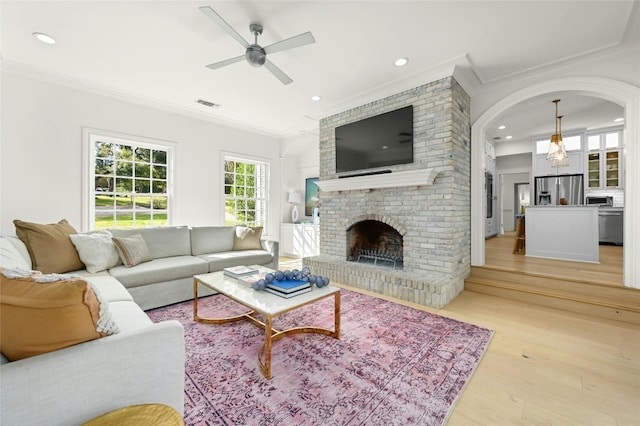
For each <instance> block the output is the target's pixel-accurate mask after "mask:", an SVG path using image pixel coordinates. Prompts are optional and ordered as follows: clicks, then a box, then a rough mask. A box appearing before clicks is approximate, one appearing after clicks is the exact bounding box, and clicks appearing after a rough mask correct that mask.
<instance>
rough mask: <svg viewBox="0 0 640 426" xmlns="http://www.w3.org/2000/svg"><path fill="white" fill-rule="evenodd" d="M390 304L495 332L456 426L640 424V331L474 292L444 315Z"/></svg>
mask: <svg viewBox="0 0 640 426" xmlns="http://www.w3.org/2000/svg"><path fill="white" fill-rule="evenodd" d="M300 263H301V262H300V260H298V259H291V258H281V263H280V268H281V269H291V268H294V267H300ZM334 284H335V285H338V286H340V287H344V288H347V289H349V290H353V291H360V292H363V293H367V294H370V295H372V296H376V297H382V296H380V295H378V294H374V293H370V292H366V291H363V290H359V289H355V288H351V287H349V286H344V285H342V284H340V283H334ZM383 298H384V299H387V300H391V301H394V302H397V303H401V304H405V305H407V306H412V307H414V308H417V309H422V310H424V311H428V312H432V313H436V314H439V315H442V316H446V317H449V318H454V319H457V320H460V321H465V322H468V323H472V324H476V325H479V326H482V327H486V328H490V329H492V330H494V331H495V335H494V337H493V339H492V341H491V343H490V345H489V349H488V351H487V353H486V354H485V356H484V358H483V359H482V361H481V363H480V365H479V366H478V368H477V370H476V372H475V374H474V376H473V378H472V379H471V381H470V383H469V384H468V386H467V388H466V389H465V391H464V392H463V394H462V397H461V398H460V400H459V401H458V403H457V405H456V407H455V409H454V411H453V414H452V415H451V417H450V419H449V422H448V425H449V426H458V425H497V426H501V425H562V426H565V425H567V426H570V425H594V426H609V425H611V426H632V425H633V426H637V425H639V424H640V420H639V419H640V325H636V324H628V323H623V322H619V321H614V320H607V319H598V318H592V317H589V316H586V315H582V314H574V313H571V312H565V311H560V310H556V309H552V308H546V307H543V306H538V305H533V304H527V303H523V302H518V301H514V300H508V299H504V298H500V297H495V296H489V295H484V294H479V293H474V292H471V291H464V292H462V293H461V294H460V295H459V296H458V297H456V298H455V299H454V300H453V301H452V302H451V303H449V304H448V305H447V306H445V307H444V308H442V309H434V308H429V307H425V306H421V305H416V304H412V303H409V302H405V301H402V300H397V299H394V298H390V297H383Z"/></svg>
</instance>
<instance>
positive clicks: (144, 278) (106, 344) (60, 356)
mask: <svg viewBox="0 0 640 426" xmlns="http://www.w3.org/2000/svg"><path fill="white" fill-rule="evenodd" d="M108 232H109V234H107V235H111V236H112V239H113V241H116V239H118V240H120V241H124V242H127V241H129V242H130V241H134V242H135V241H136V239H137V240H140V239H141V240H143V241H144V243H145V245H146V249H147V250H146V251H145V252H144V253H138V252H136V251H135V250H133V251H132V253H133V255H134V257H135V256H136V255H141V259H138V260H139V261H140V263H138V264H136V265H134V266H130V265H126V261H125V264H123V262H122V257H123V256H122V253H119V254H120V256H117V257H118V259H117V260H116V259H112V260H110V261H109V262H111V263H112V264H111V265H108V262H107V263H105V262H104V258H103V257H101V254H100V253H101V251H100V250H97V251H96V250H95V249H93V250H89V251H87V250H79V252H78V254H80V258H81V259H82V258H83V257H84V258H85V259H84V260H86V263H85V266H86V268H85V269H81V270H74V271H70V272H68V274H71V275H72V276H75V277H81V279H82V280H86V281H87V282H88V283H90V285H91V286H92V287H93V288H94V289H95V290H96V292H97V293H99V295H100V297H101V300H102V301H104V302H106V303H107V305H108V311H109V314H110V316H111V318H112V319H113V321H114V323H115V324H117V327H118V329H119V330H118V332H117V333H115V334H111V335H108V336H106V337H102V338H97V339H93V340H90V341H86V342H84V343H79V344H74V345H72V346H68V347H64V348H62V349H58V350H54V351H51V352H46V353H42V354H38V355H35V356H29V357H27V358H23V359H19V360H14V361H10V360H9V359H8V358H10V357H5V356H4V355H5V354H2V356H1V357H0V363H1V365H0V424H2V425H14V424H15V425H17V424H34V425H35V424H47V425H57V424H60V425H73V424H81V423H83V422H85V421H88V420H90V419H92V418H95V417H97V416H99V415H101V414H103V413H106V412H108V411H111V410H113V409H117V408H120V407H124V406H128V405H134V404H142V403H162V404H167V405H169V406H171V407H173V408H175V409H176V410H177V411H178V412H179V413H181V414H182V413H183V410H184V362H185V347H184V330H183V327H182V325H181V324H180V323H179V322H177V321H165V322H161V323H157V324H154V323H152V322H151V320H150V319H149V317H148V316H147V315H146V314H145V312H144V310H147V309H151V308H156V307H160V306H165V305H168V304H172V303H176V302H180V301H184V300H189V299H191V298H193V275H196V274H202V273H207V272H213V271H219V270H222V269H224V268H225V267H228V266H236V265H243V264H260V265H264V266H267V267H270V268H273V269H277V267H278V242H276V241H266V240H261V239H260V240H259V242H258V243H257V244H258V246H256V240H255V235H254V238H253V239H251V238H247V239H245V240H243V239H242V238H238V236H239V229H237V228H236V227H222V226H221V227H215V226H209V227H186V226H177V227H161V228H140V229H127V230H120V229H111V230H109V231H108ZM92 234H98V233H87V234H77V236H76V237H74V241H76V240H81V239H86V240H94V239H100V238H102V240H103V241H105V238H104V235H105V233H104V232H102V233H100V234H99V235H100V236H94V237H95V238H94V237H92V236H91V235H92ZM70 237H73V235H70ZM251 240H252V241H251ZM107 241H108V240H107ZM76 242H77V241H76ZM85 243H86V241H85ZM76 247H77V248H81V247H83V246H82V244H78V245H77V246H76ZM116 248H117V247H116ZM0 249H1V253H0V267H2V268H19V269H24V270H29V269H32V267H33V266H34V265H36V264H37V263H36V261H35V260H34V259H32V255H33V257H35V253H31V252H30V250H29V249H28V247H27V246H26V245H25V244H24V243H23V241H22V240H20V239H19V238H17V237H15V236H1V237H0ZM83 251H86V253H84V256H82V252H83ZM55 252H56V250H52V253H51V255H53V256H55V255H56V254H57V253H55ZM87 253H92V254H91V255H92V256H94V258H93V259H87V256H89V255H88V254H87ZM112 254H113V253H112V252H111V254H110V255H109V256H111V255H112ZM60 256H62V254H60ZM126 260H131V259H126ZM40 261H42V259H38V262H40ZM42 262H43V264H45V263H46V260H44V261H42ZM113 263H115V264H113ZM97 264H100V265H101V266H100V267H97V268H98V269H100V268H101V267H105V266H106V265H108V267H107V268H106V269H104V270H101V271H97V272H90V271H89V269H91V270H92V271H95V270H96V265H97ZM49 272H50V271H49ZM66 276H67V275H65V277H66ZM3 279H4V277H3ZM5 287H8V286H5ZM3 293H4V289H3ZM199 295H200V292H199ZM3 299H5V300H3V301H2V303H3V306H5V305H4V304H5V303H9V297H7V296H6V295H5V294H3ZM0 309H1V308H0ZM6 311H7V312H9V311H10V309H7V310H6ZM3 313H4V310H3V311H0V314H3ZM4 316H5V315H3V324H2V327H3V334H4V335H6V334H7V333H6V332H5V330H6V328H5V327H9V321H8V320H6V318H4ZM14 326H15V325H14ZM1 338H2V336H0V339H1ZM3 345H4V342H3ZM3 347H4V346H3Z"/></svg>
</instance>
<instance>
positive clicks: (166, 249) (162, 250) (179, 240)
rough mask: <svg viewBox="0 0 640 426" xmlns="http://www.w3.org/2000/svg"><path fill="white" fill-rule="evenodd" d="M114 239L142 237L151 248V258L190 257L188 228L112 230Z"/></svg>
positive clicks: (165, 227) (166, 227) (164, 227)
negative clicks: (133, 236) (137, 235)
mask: <svg viewBox="0 0 640 426" xmlns="http://www.w3.org/2000/svg"><path fill="white" fill-rule="evenodd" d="M109 231H110V232H111V233H112V234H113V236H114V237H130V236H132V235H134V234H140V235H142V238H144V241H145V242H146V243H147V246H148V247H149V251H150V252H151V257H153V258H154V259H160V258H163V257H171V256H189V255H190V254H191V237H190V235H189V228H188V227H186V226H163V227H156V228H135V229H110V230H109Z"/></svg>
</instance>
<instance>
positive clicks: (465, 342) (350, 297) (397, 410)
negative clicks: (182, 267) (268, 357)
mask: <svg viewBox="0 0 640 426" xmlns="http://www.w3.org/2000/svg"><path fill="white" fill-rule="evenodd" d="M198 305H199V309H198V313H199V314H200V315H202V316H211V317H223V316H229V315H232V314H239V313H244V311H245V310H246V309H245V308H243V307H242V306H240V305H238V304H236V303H235V302H233V301H231V300H230V299H228V298H226V297H224V296H222V295H215V296H209V297H205V298H202V299H201V302H199V304H198ZM341 305H342V315H341V323H342V324H341V330H340V332H341V338H340V340H336V339H332V338H330V337H328V336H323V335H316V334H302V335H294V336H290V337H285V338H284V339H282V340H279V341H278V342H275V343H274V346H273V360H272V373H273V378H272V379H271V380H266V379H265V378H264V377H263V376H262V375H261V373H260V370H259V368H258V364H257V354H258V350H259V348H260V346H261V344H262V343H263V339H264V335H263V331H262V330H260V328H259V327H257V326H255V325H254V324H251V323H249V322H248V321H240V322H233V323H228V324H223V325H205V324H200V323H196V322H195V321H193V319H192V316H193V311H192V302H185V303H180V304H176V305H172V306H168V307H164V308H159V309H154V310H150V311H147V313H148V314H149V316H150V317H151V319H152V320H153V321H155V322H158V321H162V320H167V319H177V320H178V321H180V322H181V323H182V324H183V325H184V328H185V339H186V348H187V365H186V379H185V380H186V382H185V389H186V391H185V393H186V395H185V421H186V423H187V424H188V425H283V426H291V425H385V426H388V425H442V424H444V423H445V422H446V420H447V417H448V415H449V413H450V412H451V411H452V410H453V406H454V404H455V402H456V400H457V399H458V398H459V397H460V395H461V393H462V391H463V389H464V387H465V385H466V384H467V382H468V381H469V379H470V378H471V376H472V374H473V372H474V370H475V368H476V367H477V365H478V363H479V362H480V359H481V358H482V356H483V354H484V352H485V350H486V349H487V346H488V344H489V341H490V339H491V336H492V335H493V331H491V330H487V329H484V328H481V327H477V326H474V325H471V324H466V323H463V322H460V321H456V320H452V319H448V318H444V317H441V316H438V315H433V314H430V313H427V312H423V311H420V310H417V309H412V308H408V307H405V306H402V305H399V304H396V303H392V302H388V301H385V300H382V299H377V298H374V297H370V296H366V295H363V294H360V293H356V292H352V291H347V290H342V303H341ZM292 326H318V327H324V328H332V327H333V298H330V299H326V300H323V301H321V302H318V303H316V304H314V305H309V306H306V307H303V308H301V309H299V310H296V311H292V312H289V313H287V314H285V315H282V316H281V317H278V318H277V319H276V321H275V322H274V327H276V328H280V329H283V328H289V327H292Z"/></svg>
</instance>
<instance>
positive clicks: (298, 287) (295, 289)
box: [264, 280, 311, 299]
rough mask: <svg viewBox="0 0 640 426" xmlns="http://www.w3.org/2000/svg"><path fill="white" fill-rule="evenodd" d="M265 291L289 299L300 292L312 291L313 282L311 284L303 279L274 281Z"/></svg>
mask: <svg viewBox="0 0 640 426" xmlns="http://www.w3.org/2000/svg"><path fill="white" fill-rule="evenodd" d="M264 291H267V292H269V293H272V294H275V295H278V296H280V297H284V298H285V299H288V298H290V297H293V296H298V295H299V294H304V293H308V292H310V291H311V284H309V282H308V281H302V280H284V281H273V282H270V283H268V284H267V288H265V289H264Z"/></svg>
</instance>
